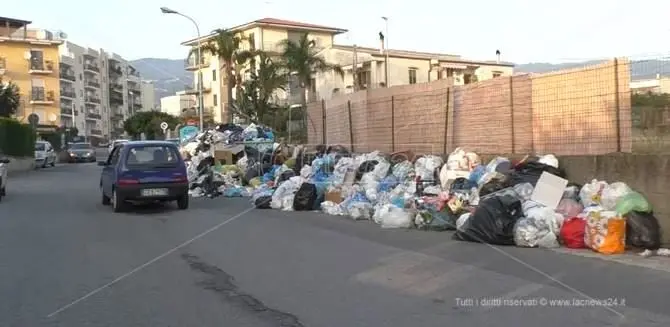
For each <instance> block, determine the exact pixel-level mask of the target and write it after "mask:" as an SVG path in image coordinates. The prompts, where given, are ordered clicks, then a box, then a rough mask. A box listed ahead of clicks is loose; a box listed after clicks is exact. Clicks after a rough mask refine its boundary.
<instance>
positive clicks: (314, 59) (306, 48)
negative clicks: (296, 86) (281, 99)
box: [281, 34, 344, 108]
mask: <svg viewBox="0 0 670 327" xmlns="http://www.w3.org/2000/svg"><path fill="white" fill-rule="evenodd" d="M282 45H283V47H284V50H283V51H282V54H281V57H282V59H283V61H284V65H285V66H286V68H287V69H288V71H289V72H290V73H291V74H295V75H296V76H297V78H298V81H299V82H300V86H301V87H302V88H303V90H304V89H308V88H310V87H311V86H312V75H313V74H314V73H325V72H335V73H336V74H338V75H340V76H341V77H343V76H344V71H343V70H342V67H340V66H339V65H334V64H330V63H328V62H327V61H326V60H325V59H324V58H323V57H321V56H319V53H318V52H319V51H318V50H317V48H316V43H315V42H314V40H310V39H309V38H308V35H307V34H303V35H302V36H301V37H300V40H298V42H294V41H291V40H288V39H286V40H284V41H282ZM302 106H303V108H306V107H307V97H306V95H305V92H304V91H303V92H302Z"/></svg>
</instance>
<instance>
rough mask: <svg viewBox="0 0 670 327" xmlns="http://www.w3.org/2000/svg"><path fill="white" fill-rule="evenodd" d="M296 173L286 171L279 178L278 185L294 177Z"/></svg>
mask: <svg viewBox="0 0 670 327" xmlns="http://www.w3.org/2000/svg"><path fill="white" fill-rule="evenodd" d="M295 175H296V174H295V171H293V170H285V171H284V172H283V173H281V175H279V178H277V185H279V184H281V183H283V182H285V181H287V180H288V179H289V178H291V177H294V176H295Z"/></svg>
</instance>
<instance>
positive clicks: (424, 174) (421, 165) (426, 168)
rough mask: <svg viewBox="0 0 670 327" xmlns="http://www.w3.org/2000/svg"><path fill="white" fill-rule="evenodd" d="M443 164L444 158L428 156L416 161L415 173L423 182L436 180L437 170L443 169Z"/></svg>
mask: <svg viewBox="0 0 670 327" xmlns="http://www.w3.org/2000/svg"><path fill="white" fill-rule="evenodd" d="M442 164H443V160H442V158H440V157H438V156H433V155H428V156H425V157H421V158H419V159H417V160H416V163H414V171H415V173H416V175H417V176H420V177H421V179H422V180H433V179H434V178H435V177H434V176H435V170H436V169H438V168H440V167H442Z"/></svg>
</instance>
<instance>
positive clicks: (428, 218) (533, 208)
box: [251, 147, 670, 256]
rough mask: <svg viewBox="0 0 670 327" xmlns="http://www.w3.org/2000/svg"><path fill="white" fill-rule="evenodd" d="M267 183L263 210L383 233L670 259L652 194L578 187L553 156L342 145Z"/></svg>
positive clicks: (596, 184)
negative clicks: (363, 149)
mask: <svg viewBox="0 0 670 327" xmlns="http://www.w3.org/2000/svg"><path fill="white" fill-rule="evenodd" d="M408 154H409V155H408ZM298 167H299V166H298ZM259 182H260V184H256V185H254V189H253V190H252V191H251V197H252V201H253V203H254V204H255V205H256V207H257V208H264V209H269V208H272V209H280V210H285V211H292V210H296V211H301V210H318V209H320V210H322V211H323V212H325V213H327V214H330V215H338V216H348V217H350V218H352V219H354V220H370V221H373V222H374V223H376V224H379V225H380V226H381V227H382V228H416V229H422V230H437V231H443V230H453V231H455V232H454V234H453V237H454V238H455V239H458V240H462V241H469V242H479V243H488V244H495V245H516V246H520V247H544V248H556V247H560V246H564V247H568V248H575V249H576V248H582V249H592V250H594V251H597V252H599V253H602V254H618V253H623V252H624V251H625V249H626V248H627V247H634V248H641V249H644V250H645V251H644V252H643V253H642V254H643V255H645V256H646V255H651V254H659V255H668V254H670V251H668V250H666V249H661V248H660V247H661V235H660V227H659V224H658V220H657V219H656V218H655V217H654V215H653V212H652V208H651V205H650V204H649V203H648V201H647V200H646V199H645V198H644V196H642V195H641V194H640V193H638V192H635V191H634V190H632V189H631V188H630V187H629V186H628V185H626V184H625V183H622V182H614V183H611V184H610V183H607V182H605V181H598V180H593V181H591V182H590V183H588V184H586V185H579V184H576V183H571V182H569V181H568V180H567V177H566V174H565V172H564V171H563V170H562V169H560V168H559V163H558V159H557V158H556V157H555V156H553V155H551V154H549V155H545V156H541V157H536V156H527V157H526V158H524V159H522V160H519V161H516V162H514V161H511V160H509V159H507V158H503V157H497V158H495V159H493V160H491V161H490V162H488V163H486V164H482V163H481V162H480V158H479V156H478V155H477V154H475V153H472V152H466V151H465V150H464V149H460V148H459V149H456V150H455V151H454V152H453V153H451V154H450V155H449V156H448V158H447V160H446V161H444V160H443V158H442V157H440V156H434V155H425V156H418V157H416V158H414V156H413V155H412V154H411V153H400V154H392V155H385V154H382V153H380V152H378V151H375V152H371V153H367V154H360V155H353V156H352V155H350V154H349V153H348V152H347V151H346V150H345V149H343V148H342V147H333V148H330V149H327V150H324V149H321V150H320V151H317V154H316V158H315V159H314V160H313V161H311V164H306V165H303V166H302V168H300V169H298V168H297V167H296V166H295V165H294V166H293V169H291V167H289V166H286V165H277V166H275V167H274V168H272V170H271V171H269V172H268V173H267V176H266V175H264V176H263V178H262V180H260V181H259Z"/></svg>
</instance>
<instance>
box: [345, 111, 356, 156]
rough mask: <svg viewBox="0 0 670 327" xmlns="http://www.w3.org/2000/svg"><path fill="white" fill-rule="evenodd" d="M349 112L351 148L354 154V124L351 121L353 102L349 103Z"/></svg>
mask: <svg viewBox="0 0 670 327" xmlns="http://www.w3.org/2000/svg"><path fill="white" fill-rule="evenodd" d="M347 112H348V113H349V143H350V144H349V146H350V149H351V152H352V153H353V152H355V151H354V124H353V121H352V119H351V100H348V101H347Z"/></svg>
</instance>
